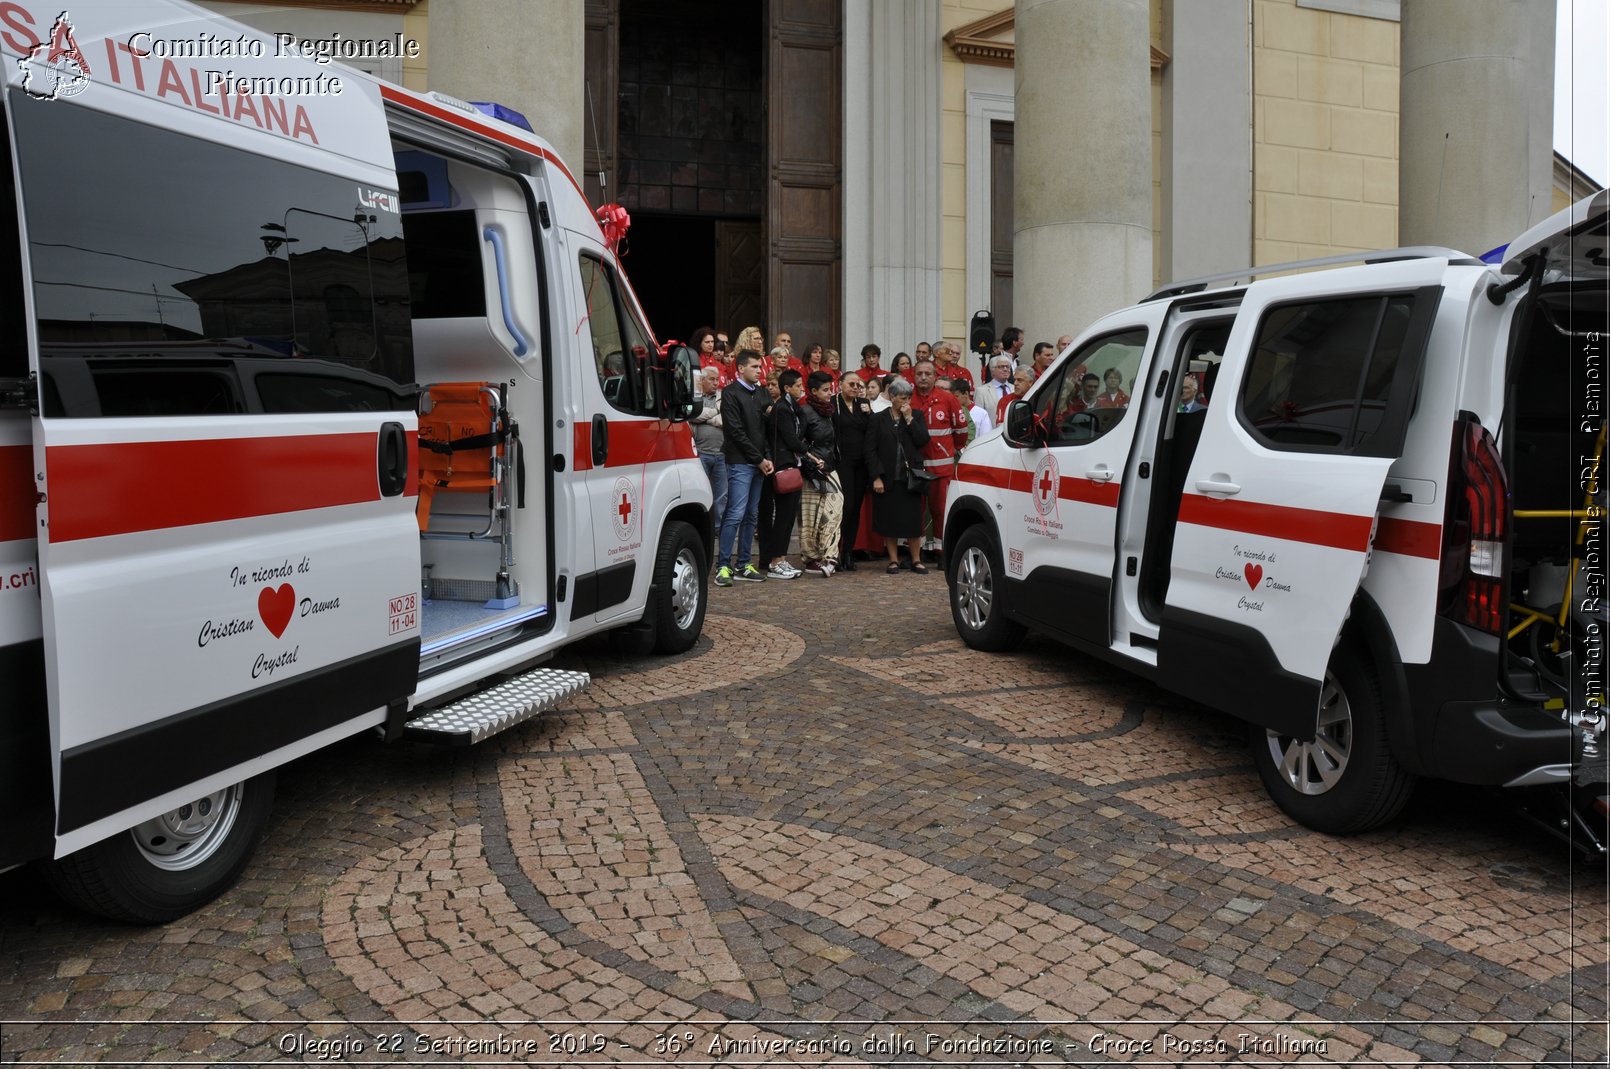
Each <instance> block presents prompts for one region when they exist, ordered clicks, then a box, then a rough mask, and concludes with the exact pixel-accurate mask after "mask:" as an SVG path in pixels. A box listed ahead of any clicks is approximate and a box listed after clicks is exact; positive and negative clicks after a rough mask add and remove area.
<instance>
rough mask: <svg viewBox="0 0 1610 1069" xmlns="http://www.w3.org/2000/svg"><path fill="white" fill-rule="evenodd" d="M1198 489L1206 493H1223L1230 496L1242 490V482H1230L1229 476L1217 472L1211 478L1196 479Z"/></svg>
mask: <svg viewBox="0 0 1610 1069" xmlns="http://www.w3.org/2000/svg"><path fill="white" fill-rule="evenodd" d="M1196 489H1197V490H1198V491H1199V492H1200V493H1204V494H1223V495H1225V496H1226V497H1229V496H1231V495H1232V494H1239V493H1240V492H1241V484H1240V483H1233V482H1230V478H1229V476H1227V475H1220V474H1219V473H1217V472H1215V473H1214V477H1213V478H1211V479H1198V480H1196Z"/></svg>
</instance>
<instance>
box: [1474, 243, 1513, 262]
mask: <svg viewBox="0 0 1610 1069" xmlns="http://www.w3.org/2000/svg"><path fill="white" fill-rule="evenodd" d="M1508 251H1509V246H1508V245H1500V246H1498V248H1496V249H1492V250H1490V251H1488V252H1484V253H1482V254H1481V262H1482V263H1484V264H1501V263H1503V262H1504V253H1506V252H1508Z"/></svg>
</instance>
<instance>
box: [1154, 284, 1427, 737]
mask: <svg viewBox="0 0 1610 1069" xmlns="http://www.w3.org/2000/svg"><path fill="white" fill-rule="evenodd" d="M1446 267H1447V260H1445V259H1441V258H1437V259H1421V260H1410V261H1403V262H1395V263H1385V264H1373V265H1368V266H1364V267H1356V268H1349V269H1346V270H1340V271H1325V272H1320V273H1317V274H1310V275H1299V276H1295V277H1290V278H1278V279H1273V280H1270V281H1266V282H1258V283H1255V284H1254V285H1252V286H1250V287H1249V288H1248V289H1247V293H1246V298H1245V300H1244V301H1243V302H1242V304H1241V309H1240V312H1239V314H1238V315H1237V317H1236V321H1235V326H1234V328H1233V329H1232V331H1231V333H1230V338H1229V343H1228V345H1227V347H1226V352H1225V355H1224V361H1223V363H1222V364H1221V365H1220V366H1219V372H1218V376H1217V381H1216V382H1215V383H1214V384H1213V387H1212V390H1211V392H1210V394H1209V396H1208V398H1207V411H1206V413H1205V422H1204V423H1203V429H1202V437H1201V443H1200V445H1199V446H1198V447H1197V450H1196V453H1195V456H1194V457H1193V458H1192V460H1191V464H1190V470H1189V471H1188V473H1187V474H1186V478H1185V488H1184V494H1183V496H1182V498H1181V501H1180V510H1179V524H1178V528H1177V530H1176V532H1175V535H1174V550H1173V558H1172V562H1171V567H1172V574H1171V577H1170V581H1169V586H1168V595H1167V599H1166V602H1165V605H1164V609H1163V618H1162V624H1161V627H1160V630H1159V636H1158V668H1159V669H1160V671H1161V673H1162V675H1163V677H1164V678H1167V679H1172V680H1182V681H1186V682H1183V683H1178V684H1175V685H1176V686H1177V687H1178V689H1180V690H1183V691H1185V692H1187V693H1189V694H1191V695H1192V696H1193V697H1196V698H1197V699H1199V700H1200V701H1203V702H1205V703H1207V704H1209V705H1214V706H1218V707H1219V708H1222V709H1225V710H1227V711H1230V712H1233V713H1235V714H1236V715H1237V716H1240V717H1242V718H1244V719H1246V720H1249V721H1252V722H1253V723H1256V724H1260V725H1262V726H1264V727H1267V728H1270V729H1273V730H1275V731H1278V732H1280V733H1282V734H1287V735H1292V736H1294V737H1297V738H1300V739H1312V738H1313V737H1314V733H1315V729H1316V725H1317V717H1318V709H1319V695H1320V688H1321V684H1322V681H1323V680H1324V676H1325V667H1326V664H1327V663H1328V662H1329V660H1330V655H1331V649H1332V647H1333V646H1334V645H1335V642H1336V638H1337V636H1338V635H1339V634H1340V632H1341V628H1342V624H1343V622H1344V621H1345V620H1346V618H1347V613H1348V609H1349V606H1350V605H1351V604H1352V602H1353V597H1354V594H1355V593H1356V592H1357V590H1358V586H1359V582H1360V580H1361V579H1362V577H1363V574H1364V569H1365V566H1366V564H1367V563H1368V560H1369V554H1370V549H1371V545H1372V542H1373V539H1374V535H1375V523H1376V513H1377V511H1378V509H1379V507H1380V500H1381V493H1382V489H1383V486H1384V484H1385V482H1386V476H1387V471H1388V469H1389V468H1390V467H1391V466H1392V462H1393V461H1394V460H1395V459H1397V457H1398V456H1399V455H1400V454H1401V452H1402V449H1403V441H1404V434H1405V431H1406V429H1407V426H1408V420H1409V414H1410V412H1411V411H1412V408H1413V404H1414V395H1415V390H1416V388H1417V384H1418V382H1419V379H1420V370H1421V366H1422V364H1423V360H1424V356H1425V349H1426V344H1427V340H1428V338H1429V335H1430V329H1431V322H1432V317H1433V316H1434V314H1435V312H1436V309H1437V304H1438V301H1439V299H1440V297H1441V289H1440V283H1441V279H1442V275H1443V271H1444V270H1445V269H1446Z"/></svg>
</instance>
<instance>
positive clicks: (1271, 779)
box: [1248, 640, 1414, 835]
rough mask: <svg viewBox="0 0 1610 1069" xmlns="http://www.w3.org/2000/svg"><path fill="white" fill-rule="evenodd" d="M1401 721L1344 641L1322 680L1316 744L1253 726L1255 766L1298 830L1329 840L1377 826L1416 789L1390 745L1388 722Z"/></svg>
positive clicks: (1372, 669) (1361, 656)
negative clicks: (1320, 834) (1307, 829)
mask: <svg viewBox="0 0 1610 1069" xmlns="http://www.w3.org/2000/svg"><path fill="white" fill-rule="evenodd" d="M1404 715H1405V713H1404V711H1403V710H1401V709H1395V708H1392V707H1389V706H1388V705H1387V703H1386V700H1385V698H1384V697H1383V695H1382V693H1381V679H1380V673H1379V671H1378V669H1377V668H1376V666H1375V663H1374V662H1373V661H1372V660H1370V658H1369V655H1368V653H1367V652H1366V651H1365V650H1364V648H1363V647H1362V646H1361V644H1359V643H1357V642H1355V641H1347V640H1344V641H1343V642H1342V644H1341V645H1339V646H1337V647H1336V650H1335V652H1334V653H1332V654H1331V659H1330V664H1328V665H1326V666H1325V676H1324V678H1323V679H1322V680H1321V681H1320V685H1319V708H1318V730H1317V731H1316V732H1315V734H1314V738H1313V739H1312V740H1311V741H1302V740H1299V739H1295V738H1293V737H1292V736H1290V735H1283V734H1280V733H1279V732H1276V731H1270V730H1268V729H1267V728H1264V727H1257V726H1249V727H1250V730H1249V732H1248V739H1249V741H1250V742H1251V744H1252V760H1253V764H1255V765H1257V766H1258V776H1259V778H1260V779H1262V780H1263V785H1264V788H1265V789H1266V790H1268V792H1269V797H1270V798H1272V799H1273V800H1274V802H1275V804H1276V805H1278V806H1279V807H1280V808H1281V809H1283V810H1285V812H1286V814H1287V815H1288V816H1290V817H1292V818H1293V819H1294V820H1296V821H1298V822H1299V823H1301V824H1305V825H1307V826H1308V827H1310V828H1313V829H1314V830H1315V831H1322V832H1328V833H1330V834H1332V835H1347V834H1351V833H1353V832H1360V831H1365V830H1367V829H1369V828H1374V827H1378V826H1379V825H1381V824H1384V823H1386V822H1387V821H1389V820H1391V819H1392V818H1393V817H1395V816H1397V815H1398V813H1400V812H1402V810H1403V806H1404V805H1405V804H1406V803H1407V802H1408V800H1409V795H1410V794H1411V793H1412V792H1413V790H1414V776H1413V775H1412V774H1411V773H1409V772H1408V771H1407V770H1405V769H1404V767H1403V766H1402V765H1400V764H1399V763H1398V760H1397V757H1396V755H1394V754H1393V752H1392V744H1391V740H1390V739H1388V738H1387V717H1388V716H1400V717H1401V716H1404Z"/></svg>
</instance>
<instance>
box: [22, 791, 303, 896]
mask: <svg viewBox="0 0 1610 1069" xmlns="http://www.w3.org/2000/svg"><path fill="white" fill-rule="evenodd" d="M273 806H274V773H273V772H272V771H270V772H264V773H262V774H261V775H259V776H254V777H253V778H251V779H249V780H246V781H245V782H243V783H237V784H234V785H233V786H230V787H226V788H224V789H223V790H220V791H215V792H213V793H212V794H208V795H204V796H203V797H200V798H196V799H193V800H192V801H189V802H186V803H185V804H184V805H181V806H178V807H177V808H175V809H171V810H169V811H168V812H166V813H162V814H159V815H158V816H155V817H152V818H151V819H150V820H147V821H145V822H144V823H142V824H139V825H137V826H136V827H134V828H133V829H131V830H130V831H126V832H122V833H120V834H118V835H114V836H112V837H111V838H109V839H103V840H102V841H101V842H98V843H96V844H94V845H93V846H88V847H85V848H84V849H82V850H80V851H78V852H77V853H75V854H70V855H68V856H67V857H64V858H62V859H61V860H60V861H56V862H52V863H50V864H49V865H48V866H47V867H46V870H45V871H46V873H47V876H48V878H49V880H50V883H51V884H52V886H53V887H55V889H56V891H57V893H58V894H60V895H61V896H62V897H63V898H65V899H67V900H68V901H69V902H72V903H73V904H74V905H76V906H78V907H80V908H81V909H84V910H87V911H89V912H91V913H98V914H100V915H101V916H103V917H109V918H111V919H113V920H120V921H130V922H132V923H135V924H163V923H166V922H168V921H173V920H178V919H179V918H180V917H183V916H184V915H186V914H187V913H190V912H193V911H194V910H196V909H199V908H200V907H201V906H204V905H206V904H207V903H208V902H211V901H212V900H213V899H214V898H217V897H218V896H219V895H220V894H222V893H223V892H224V891H226V890H228V889H229V887H230V886H231V885H232V884H233V883H234V882H235V880H236V879H237V878H239V876H240V874H241V871H242V870H243V869H244V868H245V867H246V863H247V862H248V861H249V860H251V856H252V851H253V850H254V849H256V847H257V841H258V839H259V838H261V837H262V834H263V829H264V828H265V827H266V826H267V825H268V815H269V811H270V810H271V809H272V808H273Z"/></svg>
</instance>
